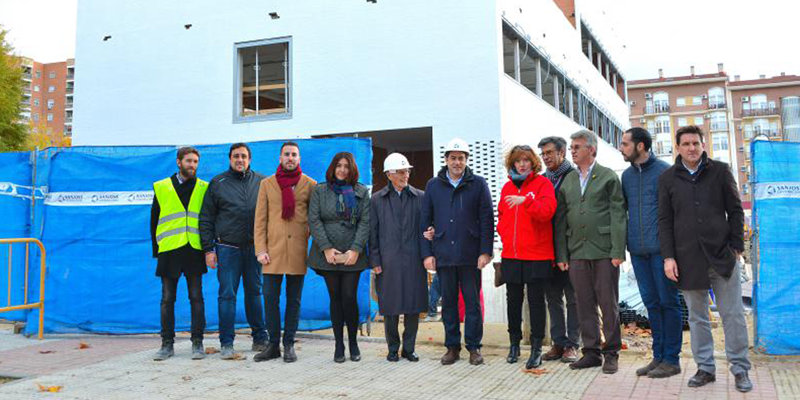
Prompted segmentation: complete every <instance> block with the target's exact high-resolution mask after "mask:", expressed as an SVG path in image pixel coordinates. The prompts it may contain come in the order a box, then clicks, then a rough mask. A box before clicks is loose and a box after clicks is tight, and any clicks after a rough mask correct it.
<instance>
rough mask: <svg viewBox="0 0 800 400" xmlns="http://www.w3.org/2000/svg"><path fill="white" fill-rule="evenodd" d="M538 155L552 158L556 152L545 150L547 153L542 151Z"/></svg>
mask: <svg viewBox="0 0 800 400" xmlns="http://www.w3.org/2000/svg"><path fill="white" fill-rule="evenodd" d="M539 155H540V156H542V157H552V156H554V155H556V151H555V150H547V151H543V152H541V153H539Z"/></svg>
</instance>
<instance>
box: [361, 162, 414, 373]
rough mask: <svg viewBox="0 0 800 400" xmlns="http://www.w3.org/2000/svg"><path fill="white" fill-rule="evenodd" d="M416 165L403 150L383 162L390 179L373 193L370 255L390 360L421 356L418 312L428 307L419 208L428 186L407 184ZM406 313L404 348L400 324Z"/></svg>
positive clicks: (384, 170) (410, 359) (411, 358)
mask: <svg viewBox="0 0 800 400" xmlns="http://www.w3.org/2000/svg"><path fill="white" fill-rule="evenodd" d="M411 168H412V166H411V165H410V164H409V163H408V160H407V159H406V158H405V156H403V155H402V154H400V153H392V154H390V155H389V156H388V157H386V160H384V162H383V172H384V173H386V176H387V178H388V179H389V185H387V186H386V187H385V188H383V189H381V190H379V191H378V192H377V193H375V195H374V196H373V197H372V202H371V204H370V240H369V250H370V251H369V253H370V254H369V255H370V264H371V265H372V271H373V272H374V273H375V274H376V275H377V277H376V285H377V289H378V290H377V291H378V304H379V305H380V311H381V315H383V316H384V319H383V323H384V326H385V330H386V342H387V344H388V345H389V354H388V355H387V356H386V359H387V360H388V361H392V362H396V361H399V360H400V357H401V356H402V357H403V358H405V359H407V360H408V361H412V362H416V361H419V357H418V356H417V354H416V353H415V352H414V343H415V342H416V339H417V328H418V327H419V314H420V313H421V312H423V311H425V310H426V309H427V304H428V302H427V300H428V281H427V272H426V271H425V267H424V266H423V265H422V257H421V255H420V250H419V231H420V225H419V224H420V219H419V215H420V214H419V211H420V206H421V204H422V196H423V195H424V194H425V192H423V191H421V190H419V189H417V188H414V187H412V186H410V185H409V184H408V177H409V176H410V174H411ZM400 315H403V325H404V327H405V330H404V331H403V350H402V352H401V353H400V355H399V356H398V354H397V351H398V350H399V349H400V333H399V332H398V325H399V323H400Z"/></svg>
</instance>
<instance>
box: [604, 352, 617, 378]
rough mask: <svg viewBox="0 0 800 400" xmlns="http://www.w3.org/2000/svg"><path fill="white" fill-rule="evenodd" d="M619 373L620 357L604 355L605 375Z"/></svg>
mask: <svg viewBox="0 0 800 400" xmlns="http://www.w3.org/2000/svg"><path fill="white" fill-rule="evenodd" d="M617 371H619V355H617V354H603V373H604V374H616V373H617Z"/></svg>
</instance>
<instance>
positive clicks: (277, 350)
mask: <svg viewBox="0 0 800 400" xmlns="http://www.w3.org/2000/svg"><path fill="white" fill-rule="evenodd" d="M280 357H281V347H280V345H277V344H274V343H270V344H268V345H267V349H266V350H264V351H262V352H261V353H258V354H256V355H255V356H254V357H253V361H255V362H262V361H268V360H274V359H276V358H280Z"/></svg>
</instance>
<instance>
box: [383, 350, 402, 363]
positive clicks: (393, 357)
mask: <svg viewBox="0 0 800 400" xmlns="http://www.w3.org/2000/svg"><path fill="white" fill-rule="evenodd" d="M386 361H389V362H398V361H400V356H399V355H397V352H396V351H390V352H389V354H387V355H386Z"/></svg>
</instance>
